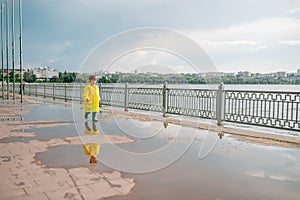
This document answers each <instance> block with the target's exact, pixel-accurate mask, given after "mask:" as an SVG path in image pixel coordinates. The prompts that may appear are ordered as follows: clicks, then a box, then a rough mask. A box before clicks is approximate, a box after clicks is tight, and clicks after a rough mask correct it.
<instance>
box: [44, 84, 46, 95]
mask: <svg viewBox="0 0 300 200" xmlns="http://www.w3.org/2000/svg"><path fill="white" fill-rule="evenodd" d="M44 99H46V83H44Z"/></svg>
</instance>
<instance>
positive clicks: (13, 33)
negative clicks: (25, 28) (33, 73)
mask: <svg viewBox="0 0 300 200" xmlns="http://www.w3.org/2000/svg"><path fill="white" fill-rule="evenodd" d="M11 61H12V63H11V65H12V75H13V89H12V92H13V100H15V98H16V94H15V82H16V80H15V1H14V0H11Z"/></svg>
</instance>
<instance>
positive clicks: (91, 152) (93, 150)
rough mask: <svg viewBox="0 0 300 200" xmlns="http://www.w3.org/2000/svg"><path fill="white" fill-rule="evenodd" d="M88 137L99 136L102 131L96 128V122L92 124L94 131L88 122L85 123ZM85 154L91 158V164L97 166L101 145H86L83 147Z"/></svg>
mask: <svg viewBox="0 0 300 200" xmlns="http://www.w3.org/2000/svg"><path fill="white" fill-rule="evenodd" d="M84 125H85V131H84V133H85V134H86V135H98V134H99V133H100V131H99V130H98V129H97V128H96V124H95V122H93V124H92V129H91V128H90V127H89V123H88V122H87V121H86V122H85V123H84ZM83 149H84V153H85V154H86V155H88V156H89V157H90V163H91V164H95V163H97V159H96V156H97V155H98V154H99V151H100V144H85V145H83Z"/></svg>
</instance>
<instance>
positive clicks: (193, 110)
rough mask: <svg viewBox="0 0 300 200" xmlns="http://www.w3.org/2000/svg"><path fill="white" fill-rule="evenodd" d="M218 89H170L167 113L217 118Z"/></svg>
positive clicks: (168, 91)
mask: <svg viewBox="0 0 300 200" xmlns="http://www.w3.org/2000/svg"><path fill="white" fill-rule="evenodd" d="M216 98H217V90H200V89H168V90H167V113H170V114H180V115H187V116H194V117H202V118H209V119H216Z"/></svg>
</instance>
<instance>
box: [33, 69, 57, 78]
mask: <svg viewBox="0 0 300 200" xmlns="http://www.w3.org/2000/svg"><path fill="white" fill-rule="evenodd" d="M29 71H30V72H32V73H33V74H35V75H36V78H37V79H40V80H43V79H50V78H52V77H53V76H57V77H58V76H59V71H58V70H56V69H51V68H50V67H47V66H44V67H37V68H33V69H30V70H29Z"/></svg>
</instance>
